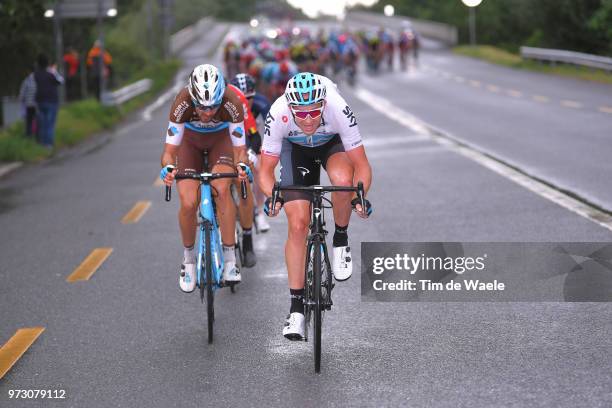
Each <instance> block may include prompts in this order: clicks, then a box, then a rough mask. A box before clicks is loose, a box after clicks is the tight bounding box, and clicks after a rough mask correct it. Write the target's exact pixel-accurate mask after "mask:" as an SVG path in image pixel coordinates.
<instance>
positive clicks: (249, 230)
mask: <svg viewBox="0 0 612 408" xmlns="http://www.w3.org/2000/svg"><path fill="white" fill-rule="evenodd" d="M252 233H253V228H242V235H251V234H252Z"/></svg>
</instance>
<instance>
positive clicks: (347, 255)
mask: <svg viewBox="0 0 612 408" xmlns="http://www.w3.org/2000/svg"><path fill="white" fill-rule="evenodd" d="M332 271H333V272H334V278H336V280H337V281H345V280H347V279H348V278H350V277H351V275H352V274H353V257H352V256H351V247H349V246H343V247H334V260H333V264H332Z"/></svg>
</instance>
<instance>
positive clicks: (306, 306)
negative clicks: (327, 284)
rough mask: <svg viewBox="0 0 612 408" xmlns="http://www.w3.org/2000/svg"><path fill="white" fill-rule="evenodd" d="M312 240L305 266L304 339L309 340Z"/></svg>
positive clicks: (307, 250) (309, 244)
mask: <svg viewBox="0 0 612 408" xmlns="http://www.w3.org/2000/svg"><path fill="white" fill-rule="evenodd" d="M312 245H313V244H312V242H311V241H308V245H307V246H306V265H305V266H304V341H308V326H310V317H311V313H310V312H311V310H312V308H311V300H312V295H311V294H312V280H311V279H310V280H309V277H310V276H312V271H309V269H310V265H312V261H313V260H312V255H311V254H312Z"/></svg>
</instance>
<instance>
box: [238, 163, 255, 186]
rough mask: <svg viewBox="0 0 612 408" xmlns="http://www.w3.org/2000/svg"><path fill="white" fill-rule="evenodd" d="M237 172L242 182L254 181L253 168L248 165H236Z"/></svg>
mask: <svg viewBox="0 0 612 408" xmlns="http://www.w3.org/2000/svg"><path fill="white" fill-rule="evenodd" d="M236 170H237V171H238V179H239V180H240V181H246V180H247V179H248V180H249V181H250V182H252V181H253V173H252V172H251V168H250V167H249V166H248V165H247V164H246V163H242V162H240V163H238V164H237V165H236Z"/></svg>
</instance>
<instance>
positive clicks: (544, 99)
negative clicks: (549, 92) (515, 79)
mask: <svg viewBox="0 0 612 408" xmlns="http://www.w3.org/2000/svg"><path fill="white" fill-rule="evenodd" d="M533 100H534V101H536V102H541V103H548V102H549V101H550V98H549V97H547V96H542V95H533Z"/></svg>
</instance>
